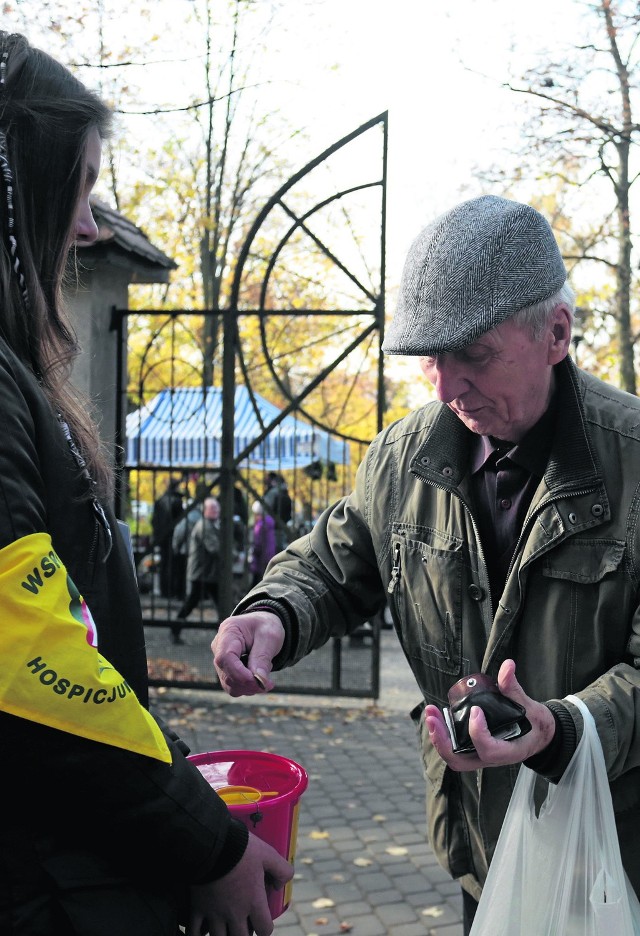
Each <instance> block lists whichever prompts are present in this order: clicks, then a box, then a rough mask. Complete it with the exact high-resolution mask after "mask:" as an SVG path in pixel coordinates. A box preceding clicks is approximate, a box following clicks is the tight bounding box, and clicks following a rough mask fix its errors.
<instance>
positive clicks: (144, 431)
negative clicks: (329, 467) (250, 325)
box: [126, 386, 350, 471]
mask: <svg viewBox="0 0 640 936" xmlns="http://www.w3.org/2000/svg"><path fill="white" fill-rule="evenodd" d="M253 396H254V398H255V401H256V404H257V409H258V413H259V415H258V414H257V413H256V411H255V409H254V406H253V403H252V401H251V397H250V395H249V391H248V390H247V388H246V387H243V386H240V387H236V391H235V436H234V455H235V457H238V456H239V455H240V454H241V453H242V452H243V451H244V450H245V449H246V448H248V447H249V446H250V445H252V444H253V443H254V442H255V440H256V439H258V438H259V437H260V436H262V435H263V434H264V432H265V429H267V428H268V427H269V426H270V425H271V424H272V423H274V422H275V420H276V419H277V418H278V417H279V416H280V415H281V411H280V410H279V409H278V407H277V406H274V405H273V404H272V403H269V402H268V401H267V400H265V399H264V397H261V396H259V395H258V394H254V395H253ZM126 432H127V446H126V450H127V462H126V463H127V467H129V468H135V467H137V466H140V465H145V466H153V467H157V468H174V467H177V468H202V467H206V468H213V467H217V466H219V465H220V456H221V437H222V390H221V389H220V388H219V387H208V388H206V390H205V388H203V387H176V388H173V389H166V390H162V391H161V392H160V393H158V394H157V395H156V396H155V397H154V398H153V399H152V400H151V401H150V402H149V403H148V404H146V405H145V406H142V407H141V408H140V409H138V410H136V411H135V412H133V413H130V414H129V415H128V416H127V422H126ZM349 458H350V452H349V446H348V444H347V443H346V442H345V441H344V440H342V439H339V438H337V437H336V436H332V435H330V434H329V433H327V432H324V431H323V430H321V429H318V428H317V427H314V426H312V425H310V424H309V423H307V422H305V421H303V420H301V419H299V418H298V417H297V416H294V415H293V414H289V415H288V416H285V417H284V419H283V420H282V421H281V422H280V423H279V424H278V425H277V426H275V427H274V428H273V429H272V430H271V431H270V432H269V433H268V435H266V437H265V438H264V439H263V440H262V441H261V442H260V443H259V444H258V445H257V446H256V447H255V448H253V450H252V451H251V452H250V453H249V455H248V457H247V458H246V460H244V461H243V462H242V464H243V465H247V466H256V467H261V468H265V469H267V470H270V471H276V470H286V469H290V468H295V467H301V468H302V467H304V466H305V465H309V464H310V463H311V462H314V461H318V460H320V461H325V462H329V461H332V462H334V463H335V464H340V465H346V464H349Z"/></svg>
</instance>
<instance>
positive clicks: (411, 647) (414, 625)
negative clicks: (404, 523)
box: [388, 530, 464, 701]
mask: <svg viewBox="0 0 640 936" xmlns="http://www.w3.org/2000/svg"><path fill="white" fill-rule="evenodd" d="M391 550H392V560H393V565H392V570H391V578H390V581H389V587H388V592H389V600H390V601H392V602H393V603H394V605H395V608H396V611H397V614H398V616H399V618H400V620H401V621H402V623H403V628H402V633H403V640H404V644H405V652H406V654H407V656H408V657H409V660H410V662H411V661H418V662H419V663H420V664H421V666H423V667H428V668H429V670H431V671H435V672H437V673H442V674H444V675H446V676H447V677H451V676H457V675H458V674H460V669H461V664H462V594H463V576H464V558H463V557H464V554H463V549H462V543H461V541H459V540H450V547H449V548H442V546H441V545H440V544H439V543H438V545H435V544H434V545H432V544H430V543H428V542H426V541H425V540H422V539H417V538H414V537H413V536H411V535H409V534H407V533H406V532H404V531H402V530H398V532H394V533H393V534H392V543H391ZM424 682H427V683H429V684H430V686H431V688H432V689H433V688H435V687H434V686H433V685H432V684H431V682H430V680H421V684H424ZM450 685H451V679H450V678H448V679H446V680H445V681H443V684H442V686H440V687H439V690H436V692H437V696H436V697H437V698H438V700H439V701H440V700H441V699H442V698H444V697H446V690H447V689H448V688H449V686H450ZM429 694H430V695H431V693H429Z"/></svg>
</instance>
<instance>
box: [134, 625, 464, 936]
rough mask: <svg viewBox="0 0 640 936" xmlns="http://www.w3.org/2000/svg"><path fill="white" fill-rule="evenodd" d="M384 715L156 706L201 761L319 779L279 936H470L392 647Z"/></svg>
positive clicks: (163, 699)
mask: <svg viewBox="0 0 640 936" xmlns="http://www.w3.org/2000/svg"><path fill="white" fill-rule="evenodd" d="M381 678H382V692H381V697H380V699H379V700H378V702H377V703H376V704H375V705H374V704H371V703H368V702H366V701H362V700H351V701H350V700H345V699H340V700H332V699H324V698H322V699H318V698H315V697H314V698H309V697H294V696H291V695H288V696H285V695H282V696H281V697H280V698H279V697H278V696H277V694H275V693H274V694H271V695H270V696H269V697H268V699H267V698H266V697H262V698H261V699H259V700H257V701H256V700H251V699H239V700H231V699H228V698H227V697H226V696H223V695H222V694H221V693H218V692H195V691H190V690H164V691H163V690H155V691H154V693H153V699H152V705H153V707H154V708H155V709H157V711H158V712H159V714H161V715H162V717H163V718H165V719H166V720H167V721H168V722H169V723H170V724H171V725H172V726H173V727H174V728H176V730H178V732H179V733H180V734H181V736H182V737H183V738H184V739H185V741H186V742H187V743H188V744H189V745H190V746H191V749H192V751H193V752H194V753H195V752H200V751H211V750H232V749H234V748H238V749H252V750H263V751H271V752H273V753H276V754H280V755H283V756H285V757H290V758H292V759H293V760H295V761H297V762H298V763H300V764H302V765H303V766H304V767H305V769H306V770H307V771H308V773H309V787H308V789H307V791H306V793H305V794H304V796H303V798H302V801H301V809H300V820H299V832H298V850H297V856H296V862H295V865H296V875H295V878H294V884H293V899H292V902H291V906H290V907H289V909H288V910H287V912H286V913H285V914H284V915H283V916H281V917H280V918H279V919H278V920H277V921H276V930H275V932H276V936H311V934H317V936H334V934H340V933H353V936H383V934H390V936H425V934H426V936H428V934H433V936H461V934H462V926H461V922H460V921H461V898H460V889H459V886H458V885H457V884H456V883H455V882H452V881H451V880H450V878H449V877H448V875H447V874H446V873H445V872H444V871H443V870H442V869H441V868H440V866H439V865H438V864H437V862H436V860H435V858H434V856H433V854H432V852H431V849H430V848H429V846H428V845H427V843H426V833H425V813H424V780H423V777H422V771H421V767H420V761H419V757H418V753H417V746H416V739H415V731H414V728H413V725H412V723H411V721H410V719H409V717H408V715H407V712H408V710H409V709H410V708H411V707H412V705H413V704H415V702H416V701H417V698H418V694H417V690H416V689H415V685H414V683H413V677H412V676H411V674H410V672H409V670H408V668H407V667H406V664H405V663H404V660H403V659H402V657H401V655H400V654H399V651H398V650H397V645H396V644H395V638H394V637H393V635H391V634H388V633H387V634H385V635H384V637H383V664H382V674H381Z"/></svg>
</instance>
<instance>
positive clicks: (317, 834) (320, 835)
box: [309, 829, 329, 839]
mask: <svg viewBox="0 0 640 936" xmlns="http://www.w3.org/2000/svg"><path fill="white" fill-rule="evenodd" d="M309 838H312V839H328V838H329V833H328V832H321V831H320V830H319V829H312V830H311V832H309Z"/></svg>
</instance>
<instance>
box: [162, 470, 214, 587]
mask: <svg viewBox="0 0 640 936" xmlns="http://www.w3.org/2000/svg"><path fill="white" fill-rule="evenodd" d="M208 490H209V489H208V488H207V486H206V485H202V484H199V485H198V486H197V488H196V496H195V498H194V500H193V501H192V502H191V503H190V504H189V506H188V507H187V508H186V511H185V512H184V513H183V515H182V517H181V518H180V519H179V520H178V522H177V523H176V525H175V527H174V530H173V536H172V538H171V551H172V554H173V576H174V582H175V594H176V595H177V596H178V597H179V598H180V599H181V600H184V599H185V597H186V594H187V556H188V554H189V538H190V536H191V531H192V530H193V528H194V526H195V525H196V523H197V521H198V520H200V518H201V517H202V504H203V502H204V499H205V498H206V496H207V494H208Z"/></svg>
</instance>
